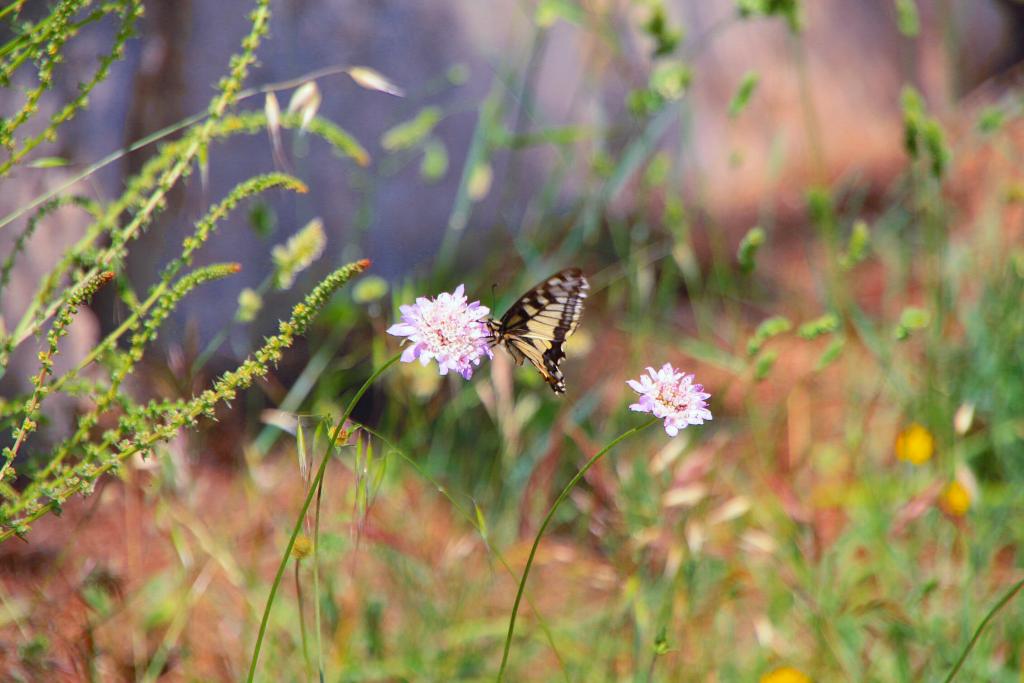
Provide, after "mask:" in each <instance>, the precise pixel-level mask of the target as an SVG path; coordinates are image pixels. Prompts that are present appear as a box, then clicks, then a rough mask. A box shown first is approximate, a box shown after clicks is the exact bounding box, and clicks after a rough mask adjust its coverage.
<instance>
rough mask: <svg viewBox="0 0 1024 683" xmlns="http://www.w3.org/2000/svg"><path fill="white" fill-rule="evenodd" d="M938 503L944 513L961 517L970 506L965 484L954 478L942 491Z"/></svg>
mask: <svg viewBox="0 0 1024 683" xmlns="http://www.w3.org/2000/svg"><path fill="white" fill-rule="evenodd" d="M939 505H941V506H942V509H943V510H945V511H946V514H948V515H951V516H953V517H963V516H964V515H966V514H967V511H968V510H969V509H970V507H971V494H970V493H969V492H968V491H967V487H966V486H964V485H963V484H961V483H960V482H959V481H956V480H955V479H954V480H953V481H951V482H950V483H949V486H947V487H946V488H945V490H944V491H943V492H942V497H941V498H939Z"/></svg>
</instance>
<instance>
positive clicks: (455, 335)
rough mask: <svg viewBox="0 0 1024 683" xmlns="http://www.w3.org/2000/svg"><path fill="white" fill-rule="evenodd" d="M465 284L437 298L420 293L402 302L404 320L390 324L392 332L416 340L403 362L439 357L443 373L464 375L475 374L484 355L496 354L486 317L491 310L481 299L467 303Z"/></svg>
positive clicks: (468, 376)
mask: <svg viewBox="0 0 1024 683" xmlns="http://www.w3.org/2000/svg"><path fill="white" fill-rule="evenodd" d="M464 290H465V288H464V287H463V286H462V285H459V286H458V287H456V288H455V291H454V292H452V293H451V294H449V293H448V292H442V293H441V294H439V295H438V296H437V298H436V299H427V298H426V297H422V296H421V297H418V298H417V299H416V303H415V304H413V305H412V306H401V307H400V310H401V311H402V321H401V322H400V323H396V324H394V325H392V326H391V327H389V328H388V334H393V335H395V336H399V337H405V338H406V340H407V341H410V342H412V346H409V347H408V348H407V349H406V350H405V352H404V353H403V354H402V362H403V363H411V362H413V361H414V360H416V359H419V361H420V363H422V364H423V365H427V363H429V362H430V361H431V360H437V365H438V366H439V368H440V370H441V374H442V375H447V374H448V371H449V370H455V371H457V372H458V373H459V374H460V375H462V376H463V377H464V378H466V379H469V378H470V377H472V376H473V366H474V365H480V359H481V358H482V357H483V356H487V357H488V358H493V357H494V354H493V353H492V352H491V345H490V336H491V333H490V330H488V329H487V324H486V322H485V319H486V318H487V315H488V314H489V313H490V310H489V309H488V308H487V307H486V306H481V305H480V302H479V301H474V302H473V303H471V304H468V303H467V299H466V296H465V294H464V293H463V292H464Z"/></svg>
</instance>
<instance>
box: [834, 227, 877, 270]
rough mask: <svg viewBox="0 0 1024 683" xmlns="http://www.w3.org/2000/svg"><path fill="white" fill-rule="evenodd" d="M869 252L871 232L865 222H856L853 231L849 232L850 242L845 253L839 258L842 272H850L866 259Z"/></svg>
mask: <svg viewBox="0 0 1024 683" xmlns="http://www.w3.org/2000/svg"><path fill="white" fill-rule="evenodd" d="M870 250H871V230H870V228H868V224H867V223H866V222H865V221H863V220H858V221H857V222H855V223H854V224H853V230H852V231H851V232H850V241H849V243H848V244H847V246H846V253H845V254H843V255H842V256H841V257H840V259H839V265H840V266H841V267H842V268H843V269H844V270H850V269H851V268H853V267H854V266H856V265H857V264H858V263H860V262H861V261H863V260H864V259H866V258H867V257H868V252H869V251H870Z"/></svg>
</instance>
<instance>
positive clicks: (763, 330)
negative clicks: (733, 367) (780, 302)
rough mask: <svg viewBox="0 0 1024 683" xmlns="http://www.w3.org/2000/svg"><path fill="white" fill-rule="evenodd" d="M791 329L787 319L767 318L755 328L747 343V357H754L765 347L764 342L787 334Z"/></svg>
mask: <svg viewBox="0 0 1024 683" xmlns="http://www.w3.org/2000/svg"><path fill="white" fill-rule="evenodd" d="M792 328H793V323H791V322H790V321H789V318H786V317H783V316H781V315H776V316H772V317H771V318H768V319H767V320H765V321H764V322H762V323H761V324H760V325H758V326H757V330H755V331H754V334H753V336H752V337H750V339H749V340H748V341H747V355H748V356H754V355H756V354H757V353H758V351H760V350H761V348H762V347H763V346H764V345H765V342H767V341H768V340H769V339H771V338H772V337H776V336H778V335H780V334H783V333H784V332H789V331H790V330H791V329H792Z"/></svg>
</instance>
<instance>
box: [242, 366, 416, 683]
mask: <svg viewBox="0 0 1024 683" xmlns="http://www.w3.org/2000/svg"><path fill="white" fill-rule="evenodd" d="M401 357H402V354H401V353H396V354H395V355H394V356H392V357H391V358H390V359H388V360H387V361H386V362H385V363H384V364H383V365H381V366H380V367H379V368H377V369H376V370H374V371H373V374H371V375H370V376H369V377H368V378H367V380H366V381H365V382H363V385H362V386H361V387H359V390H358V391H356V393H355V396H353V397H352V400H350V401H349V403H348V407H346V408H345V412H344V413H342V414H341V417H340V418H338V424H336V425H335V426H334V431H333V432H332V433H331V436H330V438H329V439H328V440H327V446H326V449H325V451H324V455H323V458H321V460H320V467H319V468H317V471H316V476H315V477H313V481H312V482H311V483H310V486H309V491H308V492H307V493H306V499H305V500H304V501H303V503H302V509H301V510H300V511H299V514H298V517H297V518H296V520H295V526H294V528H293V529H292V533H291V536H289V537H288V544H287V545H286V546H285V549H284V553H282V555H281V563H280V564H279V565H278V567H277V574H276V575H275V576H274V582H273V583H272V584H271V585H270V594H269V595H268V596H267V604H266V607H264V608H263V618H262V619H261V620H260V630H259V632H258V633H257V634H256V644H255V646H253V651H252V658H251V660H250V661H249V675H248V676H247V677H246V680H247V681H249V683H252V681H253V680H254V678H255V676H256V664H257V663H258V662H259V658H260V649H261V648H262V647H263V637H264V636H265V635H266V632H267V622H268V621H269V620H270V610H271V608H272V607H273V606H274V598H276V597H277V589H278V587H280V585H281V579H282V578H283V577H284V572H285V569H286V568H287V567H288V560H289V559H290V558H291V554H292V548H293V547H294V546H295V539H296V538H298V536H299V533H300V532H301V531H302V524H303V522H305V520H306V513H307V512H309V506H310V504H312V502H313V496H314V495H316V494H317V492H318V491H319V490H320V483H321V482H322V481H323V479H324V473H325V472H326V471H327V463H328V462H329V461H330V459H331V456H332V455H333V453H334V446H335V444H337V443H338V439H339V438H340V437H341V435H342V434H345V436H346V437H347V436H348V432H346V431H345V423H346V421H348V418H349V416H350V415H352V411H353V410H355V408H356V405H358V403H359V399H361V398H362V397H363V394H365V393H366V391H367V389H369V388H370V385H371V384H373V383H374V382H375V381H376V380H377V378H378V377H380V376H381V375H383V374H384V372H385V371H386V370H387V369H388V368H390V367H391V366H392V365H394V364H395V363H397V362H398V359H399V358H401Z"/></svg>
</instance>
